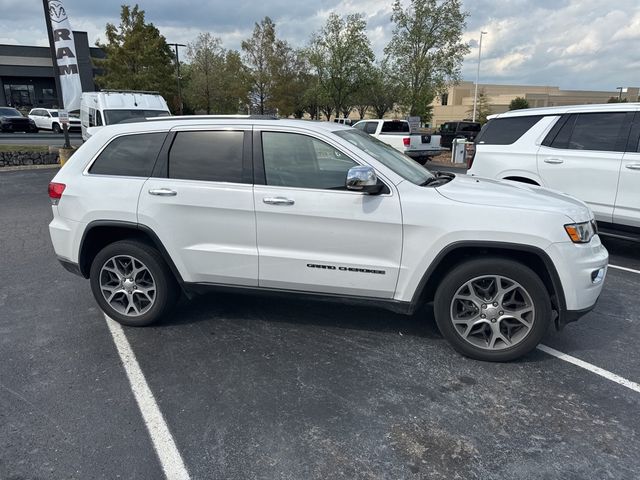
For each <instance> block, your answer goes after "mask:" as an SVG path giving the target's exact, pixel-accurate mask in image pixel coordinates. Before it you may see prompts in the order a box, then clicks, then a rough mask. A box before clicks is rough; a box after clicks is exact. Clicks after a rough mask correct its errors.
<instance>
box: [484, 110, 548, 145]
mask: <svg viewBox="0 0 640 480" xmlns="http://www.w3.org/2000/svg"><path fill="white" fill-rule="evenodd" d="M541 118H542V116H541V115H536V116H530V117H507V118H494V119H492V120H489V122H488V123H487V124H486V125H485V126H484V128H483V129H482V131H481V132H480V134H479V135H478V137H477V138H476V143H484V144H487V145H510V144H512V143H514V142H515V141H517V140H518V139H519V138H520V137H521V136H522V135H524V134H525V133H526V132H527V131H528V130H529V129H530V128H531V127H533V126H534V125H535V124H536V123H538V121H539V120H540V119H541Z"/></svg>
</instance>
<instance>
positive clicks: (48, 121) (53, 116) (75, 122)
mask: <svg viewBox="0 0 640 480" xmlns="http://www.w3.org/2000/svg"><path fill="white" fill-rule="evenodd" d="M29 118H30V119H31V120H33V121H34V122H35V124H36V127H38V130H51V131H52V132H53V133H62V124H61V123H60V120H59V119H58V110H57V109H55V108H33V109H31V111H30V112H29ZM68 128H69V131H70V132H71V131H77V132H79V131H80V116H79V114H78V111H77V110H76V111H75V112H69V127H68Z"/></svg>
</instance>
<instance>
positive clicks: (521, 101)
mask: <svg viewBox="0 0 640 480" xmlns="http://www.w3.org/2000/svg"><path fill="white" fill-rule="evenodd" d="M523 108H529V102H527V100H526V99H525V98H522V97H516V98H514V99H513V100H511V102H510V103H509V110H522V109H523Z"/></svg>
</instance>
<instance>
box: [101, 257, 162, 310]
mask: <svg viewBox="0 0 640 480" xmlns="http://www.w3.org/2000/svg"><path fill="white" fill-rule="evenodd" d="M100 291H101V292H102V295H103V297H104V299H105V300H106V302H107V303H108V304H109V306H110V307H111V308H113V309H114V310H115V311H116V312H118V313H120V314H122V315H126V316H129V317H137V316H140V315H143V314H145V313H147V312H148V311H149V310H150V309H151V307H152V306H153V304H154V303H155V300H156V293H157V291H156V282H155V280H154V278H153V275H152V274H151V271H150V270H149V269H148V268H147V266H146V265H145V264H144V263H142V262H141V261H140V260H138V259H137V258H135V257H132V256H131V255H117V256H114V257H111V258H109V259H108V260H107V261H106V262H105V263H104V265H103V266H102V269H101V270H100Z"/></svg>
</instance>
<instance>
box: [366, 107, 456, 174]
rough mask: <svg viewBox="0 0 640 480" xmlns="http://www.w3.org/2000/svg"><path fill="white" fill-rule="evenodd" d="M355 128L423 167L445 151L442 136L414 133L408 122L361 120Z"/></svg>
mask: <svg viewBox="0 0 640 480" xmlns="http://www.w3.org/2000/svg"><path fill="white" fill-rule="evenodd" d="M353 127H354V128H357V129H358V130H362V131H363V132H364V133H368V134H369V135H371V136H372V137H375V138H377V139H378V140H380V141H381V142H384V143H386V144H387V145H391V146H392V147H393V148H395V149H396V150H398V151H399V152H400V153H404V154H405V155H406V156H408V157H411V158H413V159H414V160H415V161H417V162H418V163H420V164H421V165H424V164H425V163H426V162H427V160H429V159H430V158H431V157H433V156H436V155H439V154H440V153H442V152H443V151H444V149H443V148H442V147H441V146H440V135H431V134H426V133H417V132H416V133H413V132H411V126H410V124H409V122H407V121H406V120H397V119H396V120H385V119H381V118H377V119H376V118H372V119H367V120H360V121H359V122H358V123H356V124H355V125H354V126H353Z"/></svg>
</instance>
